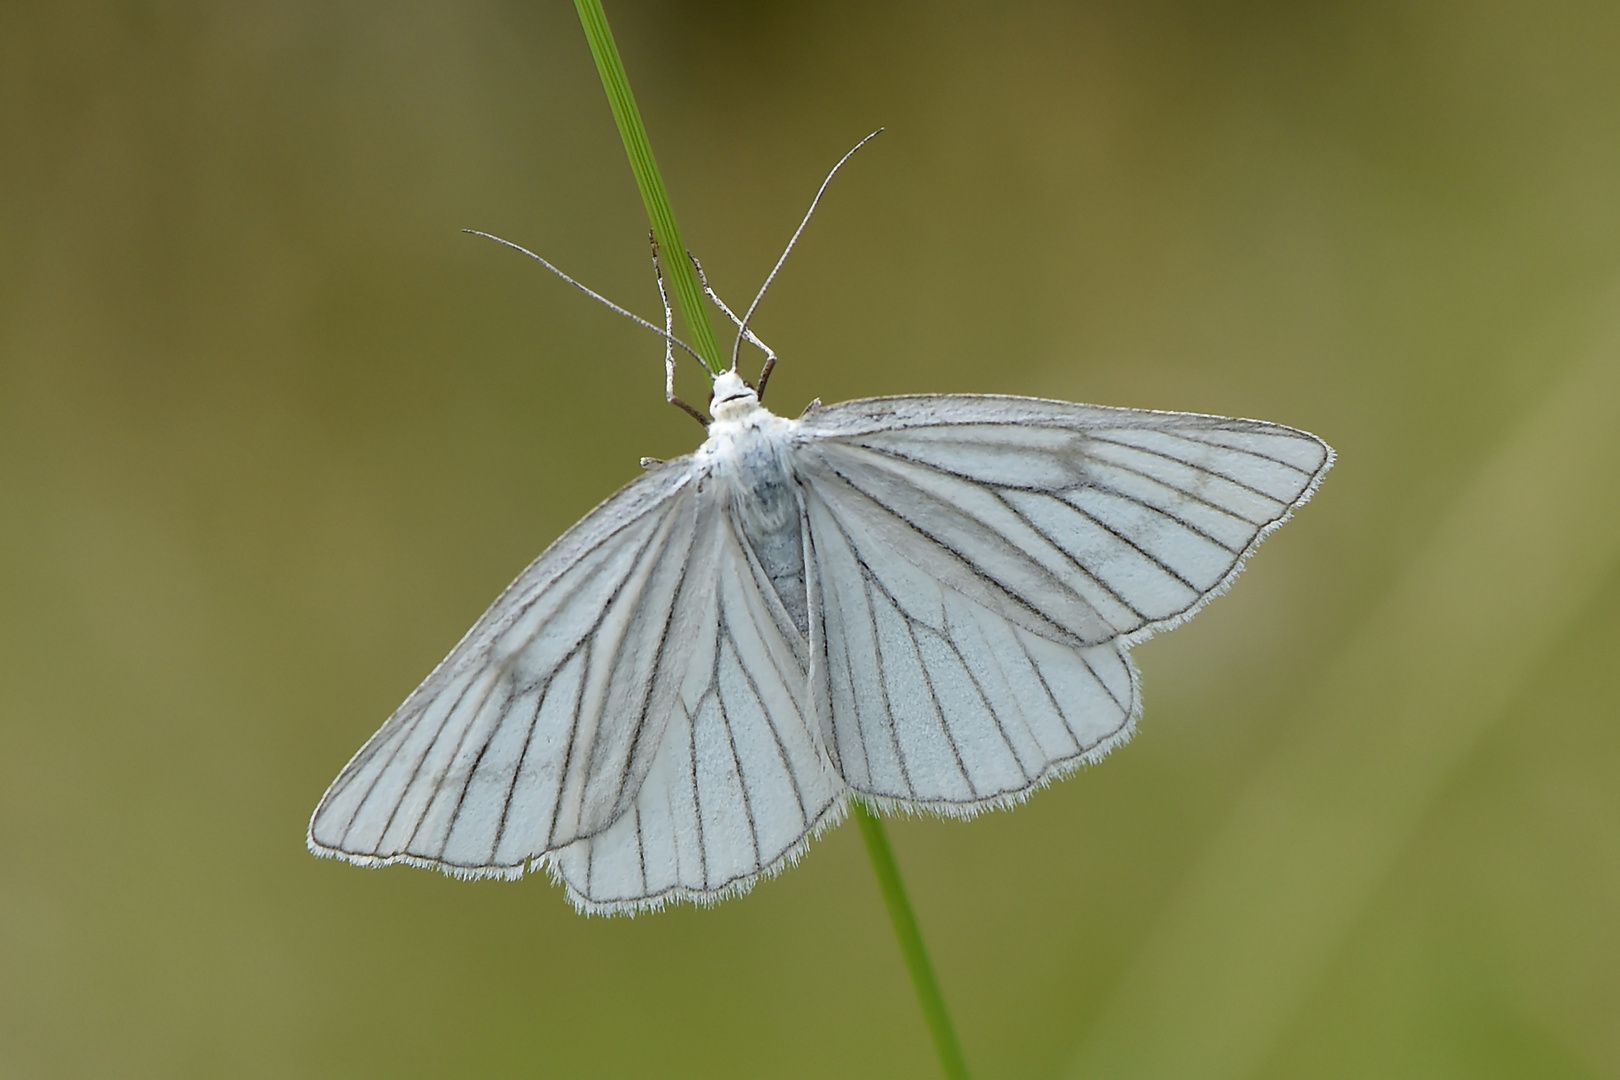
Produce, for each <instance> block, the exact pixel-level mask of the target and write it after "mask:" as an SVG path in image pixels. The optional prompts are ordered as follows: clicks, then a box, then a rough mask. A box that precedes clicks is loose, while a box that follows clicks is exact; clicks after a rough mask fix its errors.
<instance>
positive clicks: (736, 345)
mask: <svg viewBox="0 0 1620 1080" xmlns="http://www.w3.org/2000/svg"><path fill="white" fill-rule="evenodd" d="M881 134H883V129H882V128H878V129H877V130H876V131H874V132H872V134H870V135H868V136H867V137H866V138H864V139H862V140H861V141H860V142H858V143H856V144H855V145H854V146H853V147H851V148H850V151H849V153H847V154H845V155H844V156H843V157H841V158H839V159H838V164H836V165H834V166H833V167H832V172H830V173H828V174H827V179H825V180H823V181H822V182H821V186H820V187H819V188H817V189H816V197H815V198H813V199H811V200H810V209H808V210H806V211H805V212H804V220H803V221H801V222H799V227H798V228H797V229H795V230H793V238H792V239H791V240H789V241H788V243H787V247H786V248H784V249H783V250H782V257H781V258H780V259H777V260H776V265H775V266H773V267H771V272H770V273H769V274H767V275H766V276H765V284H763V285H761V286H760V287H759V294H758V295H757V296H755V297H754V302H753V303H752V304H749V305H748V311H747V312H746V313H745V314H744V315H743V317H742V322H740V323H738V324H737V340H736V341H734V342H732V344H731V370H732V371H736V370H737V352H738V350H739V349H741V348H742V341H743V335H744V334H746V333H747V332H748V323H749V321H750V320H752V319H753V317H754V309H755V308H757V307H759V302H760V301H761V300H763V299H765V290H766V289H769V288H770V287H771V282H773V281H775V280H776V274H777V272H778V271H779V270H781V269H782V264H783V263H785V262H787V257H788V253H789V252H791V251H792V250H793V245H794V244H797V243H798V242H799V234H801V233H803V232H804V227H805V226H806V225H808V224H810V215H812V214H814V213H815V212H816V205H817V204H818V203H820V202H821V196H822V194H823V193H824V192H825V191H826V190H827V185H828V184H830V183H832V178H833V177H835V176H837V175H838V170H839V169H842V168H843V167H844V162H846V161H848V160H849V159H850V158H852V157H854V156H855V151H856V150H859V149H860V148H861V147H863V146H865V145H866V144H867V143H869V142H871V141H872V140H873V139H875V138H877V137H878V136H879V135H881ZM769 374H770V367H769V366H767V367H766V369H765V375H762V376H761V377H760V382H761V383H763V382H764V381H765V377H766V376H768V375H769ZM763 389H764V388H763V386H762V387H761V390H763Z"/></svg>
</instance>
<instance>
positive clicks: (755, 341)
mask: <svg viewBox="0 0 1620 1080" xmlns="http://www.w3.org/2000/svg"><path fill="white" fill-rule="evenodd" d="M686 257H687V258H688V259H691V260H692V266H693V267H694V268H696V270H697V276H698V283H699V284H701V285H702V286H703V292H704V293H705V294H706V295H707V296H708V298H709V299H710V300H712V301H714V306H715V307H717V308H719V309H720V310H721V311H723V312H725V314H726V318H728V319H730V320H731V324H732V325H733V326H735V327H736V328H737V329H739V330H742V331H743V339H744V340H746V341H747V342H748V343H749V344H750V345H752V346H754V348H756V349H758V350H759V351H760V352H762V353H764V354H765V368H764V370H763V371H761V372H760V373H759V387H758V389H757V391H756V392H757V393H758V394H759V400H760V401H764V400H765V383H766V381H767V380H768V379H769V378H770V377H771V369H772V368H774V367H776V353H775V351H774V350H772V349H771V347H770V346H769V345H767V344H765V343H764V342H763V341H761V340H759V336H758V335H756V334H755V333H754V332H753V331H752V330H744V329H743V324H742V320H741V319H739V318H737V314H736V312H734V311H732V310H731V309H730V308H729V307H727V306H726V302H725V301H724V300H722V299H720V297H719V296H718V295H716V294H715V291H714V290H713V289H711V288H709V276H708V275H707V274H705V273H704V272H703V264H702V263H700V262H698V257H697V256H696V255H694V254H692V253H691V252H690V251H688V252H687V253H686Z"/></svg>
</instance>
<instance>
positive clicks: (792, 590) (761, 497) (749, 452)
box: [698, 372, 810, 638]
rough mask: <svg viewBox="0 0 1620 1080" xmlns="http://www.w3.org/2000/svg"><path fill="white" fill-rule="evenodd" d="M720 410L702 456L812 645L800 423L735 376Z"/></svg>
mask: <svg viewBox="0 0 1620 1080" xmlns="http://www.w3.org/2000/svg"><path fill="white" fill-rule="evenodd" d="M723 394H727V396H724V397H723V396H722V395H723ZM712 409H713V412H714V422H713V423H711V424H710V425H709V438H708V441H707V442H705V443H704V444H703V447H702V449H701V450H699V452H698V453H699V456H700V457H703V458H707V459H708V465H709V475H710V476H712V477H713V478H714V480H715V481H716V482H717V483H719V484H720V485H722V486H723V488H724V490H725V491H726V494H727V497H728V499H729V502H730V507H729V511H730V513H731V514H732V515H733V517H734V520H735V521H736V522H737V523H738V525H739V526H740V527H741V530H740V531H741V532H742V535H743V538H744V540H745V541H746V542H747V543H748V545H749V547H751V548H752V549H753V553H754V556H755V558H757V559H758V560H759V565H760V567H761V569H763V570H764V572H765V576H766V577H767V578H769V579H770V583H771V587H772V589H773V591H775V593H776V595H777V597H778V598H779V599H780V600H781V601H782V606H783V607H784V608H786V609H787V612H788V615H789V617H791V618H792V620H793V625H794V626H796V627H798V630H799V634H800V635H801V636H802V637H805V638H808V637H809V633H810V616H809V598H808V593H807V591H806V585H805V575H804V532H803V529H802V526H801V521H800V513H801V510H800V505H799V493H798V483H797V481H796V480H795V479H794V476H793V472H792V469H791V468H790V467H789V466H788V461H787V458H788V454H787V450H788V448H789V446H790V445H791V442H792V438H793V421H791V420H785V419H783V418H782V417H780V416H776V415H775V414H773V413H772V412H770V410H768V409H766V408H765V407H764V406H762V405H761V404H760V403H759V398H758V397H757V396H756V395H755V394H754V392H753V390H751V389H749V388H748V387H747V385H746V384H745V383H743V382H742V380H741V379H738V378H737V377H736V376H735V375H732V374H730V373H729V372H728V373H726V374H724V375H722V376H720V378H719V379H717V380H715V400H714V402H713V403H712Z"/></svg>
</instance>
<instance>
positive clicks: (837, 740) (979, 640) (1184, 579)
mask: <svg viewBox="0 0 1620 1080" xmlns="http://www.w3.org/2000/svg"><path fill="white" fill-rule="evenodd" d="M801 433H802V435H803V439H802V441H801V442H800V444H799V447H798V449H797V453H796V456H795V468H796V470H797V472H798V475H799V477H800V479H801V482H802V483H803V484H804V486H805V489H806V504H807V516H808V522H809V526H808V532H809V536H810V547H811V550H812V556H813V558H812V561H813V563H814V568H815V571H816V576H815V580H814V583H813V585H812V596H811V603H812V610H813V612H814V615H813V617H814V619H815V620H817V626H818V627H820V628H821V630H822V638H823V640H824V642H825V651H824V654H823V655H822V658H821V663H822V666H823V668H824V670H825V672H826V677H825V681H824V683H818V684H817V685H818V689H820V691H821V692H824V693H825V694H826V695H827V701H826V703H825V708H824V710H823V715H824V716H826V717H827V722H828V723H829V725H830V731H829V732H828V734H827V736H826V738H827V740H828V742H829V744H830V746H831V747H832V748H833V750H834V753H835V755H836V757H837V760H838V762H839V766H840V768H841V770H842V772H843V775H844V776H845V778H846V779H847V780H848V781H849V783H850V785H851V786H852V787H853V788H855V789H856V790H857V791H860V792H862V793H865V794H868V795H873V796H877V797H880V798H887V799H895V800H900V801H904V802H907V803H911V804H918V803H921V804H925V805H928V806H930V807H932V808H934V809H938V810H941V811H943V812H961V813H971V812H973V811H974V810H977V809H979V808H982V807H984V806H986V805H994V804H997V803H1001V802H1006V801H1011V800H1015V799H1017V798H1018V797H1020V796H1021V795H1022V794H1024V793H1026V792H1028V791H1029V790H1031V789H1032V788H1033V787H1035V786H1038V785H1039V784H1041V783H1043V782H1045V781H1046V780H1048V779H1051V778H1052V777H1053V776H1056V775H1060V774H1061V773H1063V772H1064V771H1066V770H1068V769H1071V768H1073V767H1075V766H1077V765H1078V764H1080V763H1081V762H1083V761H1086V760H1090V759H1092V758H1095V757H1097V756H1100V755H1101V754H1102V753H1105V752H1106V751H1107V750H1108V749H1109V748H1110V747H1112V746H1114V745H1117V744H1118V743H1119V742H1121V741H1123V740H1124V739H1125V738H1127V737H1129V734H1130V730H1131V726H1132V724H1133V722H1134V719H1135V717H1136V714H1137V712H1138V710H1139V698H1138V693H1137V681H1136V675H1135V671H1134V668H1133V667H1132V666H1131V664H1130V661H1129V659H1128V657H1127V656H1126V654H1125V648H1126V646H1127V645H1128V644H1130V643H1132V642H1134V641H1137V640H1140V639H1141V638H1143V637H1145V636H1147V635H1148V634H1149V633H1151V632H1152V631H1154V630H1155V629H1159V628H1162V627H1164V626H1166V625H1169V624H1172V623H1174V622H1175V621H1177V620H1179V619H1182V618H1186V617H1187V616H1188V615H1190V614H1191V613H1192V612H1194V611H1196V610H1197V608H1198V607H1199V606H1201V605H1202V604H1203V603H1204V602H1205V601H1206V600H1207V599H1208V598H1209V597H1210V596H1211V595H1213V594H1214V593H1216V592H1218V591H1220V590H1221V589H1222V588H1224V587H1225V586H1226V585H1227V584H1228V583H1229V582H1230V581H1231V580H1232V578H1233V577H1234V576H1235V575H1236V574H1237V572H1238V570H1239V569H1240V568H1241V565H1242V562H1243V560H1244V558H1246V557H1247V555H1248V554H1249V552H1250V551H1251V550H1252V549H1253V547H1254V545H1255V544H1257V543H1258V542H1259V540H1260V539H1261V538H1262V537H1263V536H1264V534H1265V533H1266V532H1269V531H1270V530H1271V529H1273V528H1275V527H1276V526H1277V525H1279V524H1280V523H1281V522H1282V521H1283V520H1284V519H1285V518H1286V517H1287V516H1288V514H1289V512H1290V511H1291V510H1292V509H1293V507H1295V506H1297V505H1298V504H1299V503H1301V502H1303V501H1304V500H1305V499H1306V498H1307V497H1308V496H1309V494H1310V492H1311V490H1312V489H1313V488H1314V487H1315V485H1316V483H1317V482H1318V481H1319V480H1320V478H1321V475H1322V473H1323V472H1324V471H1325V470H1326V469H1327V467H1328V465H1329V464H1330V463H1331V459H1332V455H1331V451H1329V450H1328V449H1327V447H1326V446H1325V445H1323V444H1322V443H1321V442H1320V441H1319V440H1317V439H1316V438H1315V437H1314V436H1310V435H1307V434H1305V433H1303V432H1299V431H1295V430H1294V429H1291V428H1286V427H1281V426H1280V425H1274V424H1265V423H1260V422H1256V421H1246V420H1228V419H1224V418H1219V417H1206V416H1197V415H1189V414H1178V413H1147V412H1138V411H1135V410H1119V409H1106V408H1099V407H1095V406H1076V405H1068V404H1065V403H1061V402H1045V401H1035V400H1029V399H1019V398H965V397H943V398H901V399H887V400H877V401H869V402H852V403H850V404H848V405H843V406H834V407H832V408H829V409H826V410H823V411H820V412H814V413H811V414H809V416H807V417H806V418H805V419H804V420H803V421H801Z"/></svg>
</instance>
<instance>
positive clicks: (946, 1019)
mask: <svg viewBox="0 0 1620 1080" xmlns="http://www.w3.org/2000/svg"><path fill="white" fill-rule="evenodd" d="M574 7H575V8H576V9H577V10H578V11H579V21H580V24H581V25H582V26H583V27H584V28H585V38H586V40H587V41H588V42H590V46H591V55H592V56H594V57H595V58H596V70H597V71H598V72H599V73H600V74H601V76H602V88H603V89H604V90H606V91H607V96H608V105H609V106H610V107H611V108H612V109H613V119H614V121H615V122H616V123H617V124H618V125H619V135H620V137H621V138H623V139H624V149H625V153H627V154H628V155H629V156H630V171H631V172H633V173H635V176H636V186H637V187H639V188H640V189H641V199H642V201H643V202H644V203H645V204H646V206H647V217H648V218H649V219H650V220H651V221H652V227H653V235H654V237H655V238H656V239H657V240H658V244H659V246H660V247H661V248H663V249H664V250H665V251H669V252H675V253H677V254H676V255H674V256H673V257H672V258H670V259H669V260H667V262H666V263H665V266H666V267H667V269H668V271H669V276H670V277H671V278H672V279H673V281H674V285H675V299H676V302H677V303H678V304H679V305H680V308H681V314H682V315H683V316H685V318H686V325H687V327H688V329H689V330H690V331H691V334H692V346H693V348H694V349H696V351H697V352H698V354H699V355H700V356H701V357H702V358H703V361H704V363H706V364H708V366H709V369H710V370H711V371H713V372H714V373H715V374H719V373H720V372H721V371H722V370H724V368H723V367H722V364H721V360H720V355H721V354H720V347H719V344H718V343H717V342H716V340H715V336H714V329H713V327H712V326H711V325H710V324H709V313H708V309H707V308H705V307H704V306H703V291H702V288H701V287H700V286H699V284H698V279H697V274H696V272H695V271H694V269H693V266H692V262H691V260H690V259H684V258H681V257H680V255H681V254H684V253H685V252H686V251H687V250H688V249H687V247H686V244H685V243H684V242H683V241H682V240H681V234H680V230H679V229H678V228H676V225H675V211H674V210H673V209H671V208H670V205H669V194H668V192H666V191H665V190H664V181H663V178H662V177H661V176H659V173H658V163H657V162H656V161H655V160H654V159H653V152H652V144H651V143H650V142H649V141H648V139H647V129H646V127H645V126H644V125H643V124H642V122H641V113H640V112H639V111H638V110H637V108H636V99H635V97H634V96H633V95H632V94H631V93H630V79H629V77H628V76H627V75H626V74H625V71H624V62H623V61H622V60H620V59H619V49H618V46H617V45H615V44H614V42H613V32H612V31H611V30H609V29H608V21H607V14H606V13H605V12H604V11H603V10H602V2H601V0H574ZM855 820H856V821H857V822H858V823H859V824H860V827H861V836H862V837H864V838H865V840H866V850H867V852H868V854H870V855H871V856H872V868H873V870H874V871H876V873H877V879H878V888H879V890H880V891H881V892H882V893H883V902H884V904H885V905H886V906H887V907H888V909H889V920H890V922H892V923H893V924H894V936H895V937H896V938H897V939H898V940H899V942H900V953H901V955H902V956H904V957H905V961H906V967H907V968H908V969H909V970H910V972H911V982H912V985H913V986H914V987H916V990H917V1000H918V1002H919V1004H921V1006H922V1011H923V1018H924V1019H925V1020H926V1021H927V1022H928V1031H929V1034H931V1035H932V1036H933V1038H934V1048H935V1049H936V1050H937V1051H938V1052H939V1063H940V1066H941V1067H942V1068H943V1069H944V1072H945V1076H946V1077H947V1080H968V1071H967V1062H966V1061H964V1060H963V1058H962V1046H961V1044H960V1043H959V1042H958V1041H957V1038H956V1029H955V1028H954V1027H952V1026H951V1015H950V1013H949V1012H948V1011H946V1008H945V995H944V994H942V993H940V989H939V980H938V979H937V978H935V976H934V966H933V964H932V963H930V962H929V960H928V948H927V946H926V945H924V944H923V937H922V931H921V930H920V929H919V928H918V926H917V917H916V915H914V914H912V911H911V902H910V901H909V900H907V899H906V886H905V883H904V882H902V881H901V880H900V867H899V864H897V863H896V862H895V861H894V850H893V849H892V848H891V847H889V834H888V833H887V832H886V831H885V830H884V828H883V822H882V821H880V820H879V819H878V818H876V817H874V816H873V815H872V814H871V813H870V812H869V811H867V809H866V808H865V807H863V806H861V805H860V804H859V803H856V804H855Z"/></svg>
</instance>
